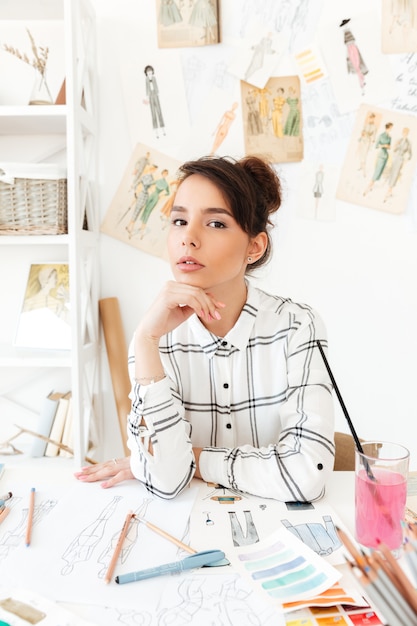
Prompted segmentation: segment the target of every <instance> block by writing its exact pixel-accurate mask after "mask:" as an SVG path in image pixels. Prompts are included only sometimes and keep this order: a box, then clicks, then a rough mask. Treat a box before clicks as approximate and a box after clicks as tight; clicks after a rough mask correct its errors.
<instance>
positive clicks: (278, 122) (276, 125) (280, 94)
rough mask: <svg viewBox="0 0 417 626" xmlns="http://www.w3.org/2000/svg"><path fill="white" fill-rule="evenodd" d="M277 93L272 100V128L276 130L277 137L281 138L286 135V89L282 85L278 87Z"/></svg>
mask: <svg viewBox="0 0 417 626" xmlns="http://www.w3.org/2000/svg"><path fill="white" fill-rule="evenodd" d="M276 93H277V95H276V96H275V98H273V100H272V106H273V109H272V130H273V131H274V135H275V137H277V138H278V139H281V137H283V136H284V130H283V127H282V118H283V110H284V105H285V103H286V99H285V97H284V94H285V91H284V89H283V88H282V87H278V88H277V92H276Z"/></svg>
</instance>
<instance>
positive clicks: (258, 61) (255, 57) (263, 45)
mask: <svg viewBox="0 0 417 626" xmlns="http://www.w3.org/2000/svg"><path fill="white" fill-rule="evenodd" d="M252 50H253V53H252V58H251V60H250V63H249V65H248V67H247V69H246V72H245V80H246V81H247V82H250V80H249V79H250V77H251V76H252V75H253V74H255V72H257V71H258V70H260V69H261V68H262V67H263V64H264V60H265V55H266V54H275V50H272V33H268V34H267V35H266V37H262V39H260V40H259V42H258V43H257V44H256V45H255V46H253V47H252Z"/></svg>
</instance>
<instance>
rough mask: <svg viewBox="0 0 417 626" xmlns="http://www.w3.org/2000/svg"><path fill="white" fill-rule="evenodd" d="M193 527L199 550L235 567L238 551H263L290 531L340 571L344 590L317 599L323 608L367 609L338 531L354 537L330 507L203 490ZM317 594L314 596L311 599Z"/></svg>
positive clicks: (210, 489)
mask: <svg viewBox="0 0 417 626" xmlns="http://www.w3.org/2000/svg"><path fill="white" fill-rule="evenodd" d="M190 526H191V537H190V542H191V544H192V545H193V547H195V548H196V549H198V550H200V549H203V547H204V548H205V549H209V548H214V547H216V548H218V549H221V550H223V551H224V552H225V554H226V556H227V558H229V560H231V561H232V558H231V556H230V555H233V554H235V552H236V550H239V549H240V548H243V547H245V546H251V545H257V546H260V545H261V544H262V542H264V541H267V540H269V538H270V537H271V536H273V534H274V533H275V532H276V531H277V530H279V529H286V530H287V531H288V532H289V533H290V534H291V535H292V536H293V537H295V538H297V539H298V540H301V541H302V542H303V543H304V545H305V546H306V548H307V549H308V550H311V551H313V552H314V553H315V554H316V555H317V556H318V557H320V558H321V559H322V560H323V562H325V563H326V564H329V565H332V566H336V567H337V568H338V569H339V570H340V585H339V586H338V589H337V592H335V595H333V596H331V595H329V596H328V597H327V599H324V598H323V597H320V598H317V599H316V602H317V604H320V605H323V603H325V602H327V604H332V603H333V604H335V603H339V604H341V603H349V604H356V605H359V606H360V605H362V604H363V598H362V595H361V593H360V591H359V589H358V587H357V585H356V584H355V581H354V580H353V579H352V577H351V575H350V573H349V572H348V571H347V568H346V565H345V557H344V554H345V551H344V548H343V545H342V542H341V541H340V539H339V537H338V534H337V531H336V527H339V528H342V529H343V530H344V531H345V532H346V533H347V534H348V535H349V531H348V530H347V529H346V527H345V526H344V524H343V523H342V521H341V520H340V518H339V517H338V515H337V514H336V513H335V511H334V510H333V509H332V507H329V506H328V505H326V503H324V502H314V503H285V502H278V501H276V500H270V499H264V498H257V497H255V496H248V495H245V494H237V493H236V492H233V491H230V490H227V489H223V488H215V487H213V486H208V485H203V486H201V487H200V491H199V495H198V497H197V499H196V502H195V504H194V507H193V510H192V513H191V524H190ZM232 564H234V563H232ZM314 594H315V592H313V590H312V596H311V598H312V597H313V595H314ZM335 598H337V602H336V601H335Z"/></svg>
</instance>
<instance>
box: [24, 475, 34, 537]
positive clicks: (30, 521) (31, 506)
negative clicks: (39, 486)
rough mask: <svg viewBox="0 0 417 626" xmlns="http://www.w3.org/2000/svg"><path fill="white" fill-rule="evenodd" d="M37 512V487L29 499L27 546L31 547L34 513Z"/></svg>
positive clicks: (31, 491)
mask: <svg viewBox="0 0 417 626" xmlns="http://www.w3.org/2000/svg"><path fill="white" fill-rule="evenodd" d="M34 511H35V487H32V489H31V490H30V498H29V508H28V518H27V526H26V539H25V541H26V546H30V541H31V538H32V526H33V513H34Z"/></svg>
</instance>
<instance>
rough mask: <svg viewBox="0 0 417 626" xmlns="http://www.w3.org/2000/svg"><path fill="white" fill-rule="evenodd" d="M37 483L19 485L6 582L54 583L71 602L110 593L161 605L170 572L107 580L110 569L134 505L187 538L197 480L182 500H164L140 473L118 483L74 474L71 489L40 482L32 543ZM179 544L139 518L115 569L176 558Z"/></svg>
mask: <svg viewBox="0 0 417 626" xmlns="http://www.w3.org/2000/svg"><path fill="white" fill-rule="evenodd" d="M31 486H32V485H29V483H28V484H20V485H19V484H15V485H14V486H13V487H14V488H13V499H12V502H11V507H12V511H11V513H10V515H9V516H8V518H7V520H5V522H4V523H3V524H2V526H1V528H0V564H1V565H0V584H13V583H14V584H15V585H16V586H19V587H22V586H23V587H27V588H30V589H31V590H33V591H36V592H38V593H41V594H42V593H44V591H45V589H48V597H53V598H56V599H59V600H61V601H67V602H78V603H83V602H86V603H92V604H93V603H97V604H102V603H103V597H104V596H105V598H106V604H107V605H108V606H116V605H117V606H125V607H128V606H132V607H137V606H138V602H140V603H141V605H142V606H144V607H146V606H150V607H152V608H153V607H154V606H156V603H157V601H158V599H159V596H160V593H161V588H162V587H163V585H164V584H165V581H164V580H163V579H159V580H158V581H157V582H155V581H153V580H146V581H142V582H141V583H138V584H136V585H125V586H124V587H123V588H121V587H120V586H118V585H116V584H115V583H114V581H111V582H110V584H108V585H106V584H105V582H104V576H105V574H106V571H107V568H108V565H109V563H110V560H111V558H112V555H113V552H114V548H115V545H116V544H117V541H118V539H119V536H120V531H121V528H122V526H123V523H124V521H125V518H126V514H127V512H128V511H129V510H132V511H133V512H134V513H135V514H137V515H140V516H141V517H145V518H146V519H148V520H149V521H159V522H160V521H161V520H163V523H164V524H165V530H166V531H167V532H169V533H170V534H172V535H173V536H175V537H178V538H180V539H183V538H184V537H185V535H186V533H187V530H188V523H189V522H188V521H189V515H190V511H191V508H192V505H193V503H194V499H195V497H196V494H197V490H196V489H195V488H193V487H191V488H189V489H186V490H185V491H184V493H183V494H182V495H181V496H179V497H178V498H176V499H175V501H162V500H158V499H155V498H152V497H150V496H149V494H148V493H147V492H146V490H145V489H144V488H143V487H142V486H141V485H140V484H139V483H138V482H137V481H128V482H126V483H123V484H122V485H120V486H117V487H114V488H112V489H110V490H104V489H102V488H101V487H100V485H99V484H98V483H97V484H82V483H79V482H77V481H74V486H73V487H72V488H70V489H69V490H68V491H67V492H66V493H65V495H64V496H61V495H60V493H59V490H58V488H57V487H56V486H55V487H48V486H47V485H37V487H36V496H37V497H36V507H35V513H34V520H33V530H32V542H31V545H30V547H26V546H25V545H24V536H25V529H26V520H27V513H28V511H27V505H28V493H29V491H30V488H31ZM174 511H175V514H173V512H174ZM178 552H179V549H178V547H177V546H175V545H174V544H172V543H171V542H169V541H167V540H165V539H164V538H162V537H160V536H158V535H156V534H155V533H152V532H151V531H149V530H148V529H147V528H146V527H145V526H144V525H143V524H140V523H139V522H135V521H133V523H132V524H131V525H130V528H129V532H128V534H127V536H126V539H125V541H124V544H123V548H122V550H121V552H120V558H119V560H118V563H117V565H116V568H115V574H121V573H126V572H130V571H132V570H136V569H142V568H147V567H153V566H156V565H160V564H162V563H165V562H169V561H174V560H176V559H177V558H178ZM5 577H6V578H7V580H5ZM169 578H170V577H168V578H167V580H169Z"/></svg>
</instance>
